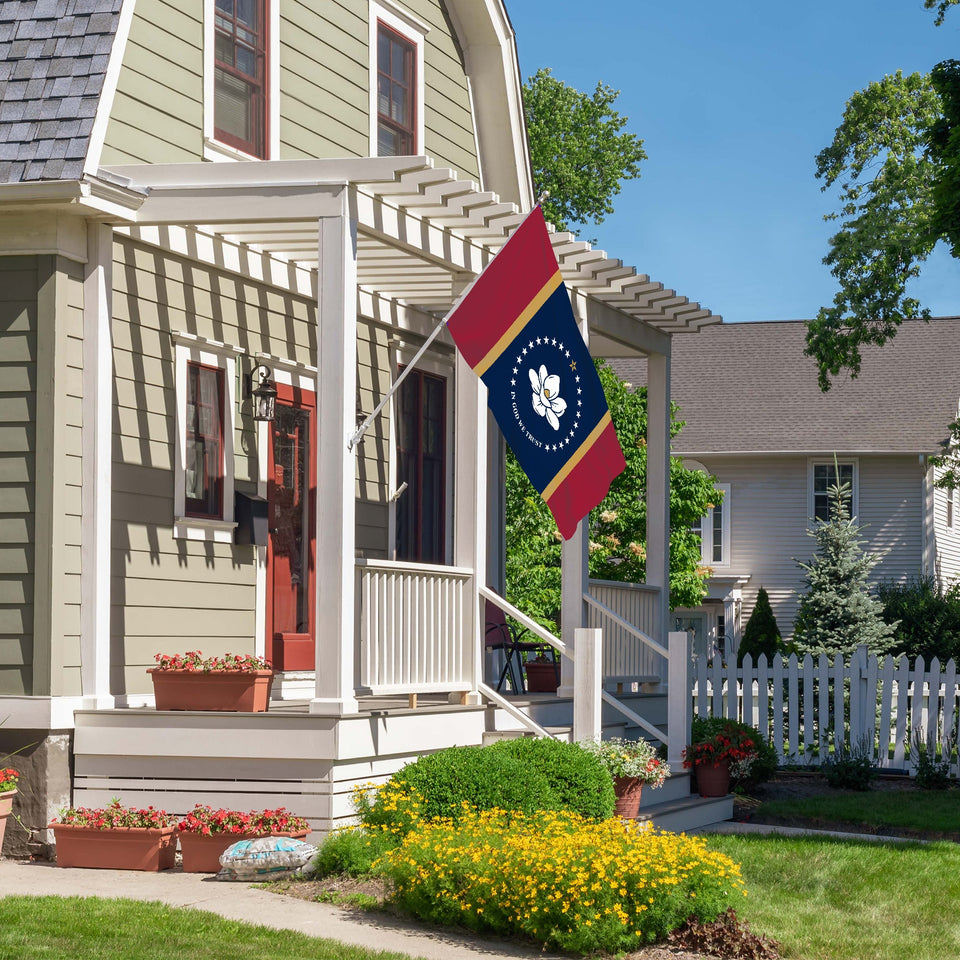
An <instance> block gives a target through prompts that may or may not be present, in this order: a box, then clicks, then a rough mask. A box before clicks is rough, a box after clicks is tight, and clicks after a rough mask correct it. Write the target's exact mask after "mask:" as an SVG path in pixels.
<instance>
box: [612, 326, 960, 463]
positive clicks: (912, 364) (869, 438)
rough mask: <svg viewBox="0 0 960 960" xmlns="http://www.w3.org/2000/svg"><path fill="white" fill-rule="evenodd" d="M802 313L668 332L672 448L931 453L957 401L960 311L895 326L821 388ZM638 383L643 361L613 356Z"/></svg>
mask: <svg viewBox="0 0 960 960" xmlns="http://www.w3.org/2000/svg"><path fill="white" fill-rule="evenodd" d="M805 337H806V326H805V325H804V323H803V322H802V321H786V322H780V323H722V324H715V325H714V326H708V327H704V328H703V329H702V330H701V331H700V332H699V333H697V334H696V335H693V336H683V337H674V338H673V346H672V358H671V364H670V369H671V395H672V397H673V400H674V402H675V403H677V404H678V405H679V407H680V413H679V417H680V419H681V420H685V421H686V426H685V427H684V428H683V430H682V432H681V433H680V434H679V436H677V437H676V438H675V439H674V442H673V449H674V451H675V452H676V453H689V454H693V453H774V452H797V453H833V452H837V453H841V452H845V453H870V452H873V453H881V452H884V453H885V452H891V453H934V452H937V450H938V449H939V445H940V443H941V442H942V441H943V440H945V439H946V437H947V434H948V430H947V427H948V424H949V423H950V421H951V420H953V418H954V417H955V416H956V414H957V401H958V399H960V318H958V317H953V318H944V319H939V320H932V321H931V322H930V323H924V322H922V321H919V320H911V321H907V322H906V323H904V324H902V325H901V327H900V329H899V331H898V332H897V335H896V337H895V338H894V339H893V340H892V341H890V342H889V343H887V344H886V345H885V346H883V347H869V348H866V349H865V350H864V351H863V366H862V369H861V372H860V375H859V376H858V377H857V379H855V380H854V379H851V378H850V377H849V376H848V375H846V374H844V375H843V376H840V377H837V378H836V380H835V381H834V384H833V387H832V388H831V390H830V391H829V392H828V393H821V392H820V390H819V388H818V386H817V369H816V364H815V363H814V361H813V360H812V359H811V358H810V357H805V356H804V355H803V350H804V346H805ZM613 366H614V367H615V368H616V370H617V371H618V372H619V373H620V375H621V376H622V377H624V379H626V380H628V381H629V382H631V383H633V384H634V385H636V386H640V385H642V384H644V383H645V382H646V375H647V373H646V361H645V360H615V361H613Z"/></svg>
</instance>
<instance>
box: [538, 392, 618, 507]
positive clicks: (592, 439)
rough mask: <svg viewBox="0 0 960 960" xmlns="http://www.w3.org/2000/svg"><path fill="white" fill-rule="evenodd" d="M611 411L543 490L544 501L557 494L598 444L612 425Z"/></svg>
mask: <svg viewBox="0 0 960 960" xmlns="http://www.w3.org/2000/svg"><path fill="white" fill-rule="evenodd" d="M610 422H611V420H610V411H609V410H608V411H607V412H606V413H605V414H604V415H603V416H602V417H601V418H600V422H599V423H598V424H597V425H596V426H595V427H594V428H593V429H592V430H591V431H590V433H589V435H588V436H587V438H586V440H584V441H583V443H581V444H580V446H579V447H578V448H577V452H576V453H574V454H573V456H572V457H570V459H569V460H568V461H567V462H566V463H565V464H564V465H563V466H562V467H561V468H560V472H559V473H558V474H557V475H556V476H555V477H554V478H553V479H552V480H551V481H550V482H549V483H548V484H547V485H546V486H545V487H544V488H543V493H541V494H540V496H541V497H543V499H544V500H547V501H549V499H550V498H551V497H552V496H553V495H554V493H556V492H557V487H559V486H560V484H561V483H563V481H564V480H566V479H567V477H568V476H569V475H570V472H571V471H572V470H573V468H574V467H575V466H576V465H577V464H578V463H579V462H580V461H581V460H582V459H583V458H584V457H585V456H586V455H587V454H588V453H589V452H590V448H591V447H592V446H593V445H594V444H595V443H596V442H597V440H598V438H599V437H600V434H601V433H603V431H604V430H605V429H606V428H607V426H608V425H609V424H610Z"/></svg>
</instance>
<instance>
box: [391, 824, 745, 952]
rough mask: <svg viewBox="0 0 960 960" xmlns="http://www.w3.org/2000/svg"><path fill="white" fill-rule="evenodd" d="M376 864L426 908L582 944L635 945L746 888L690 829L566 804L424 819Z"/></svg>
mask: <svg viewBox="0 0 960 960" xmlns="http://www.w3.org/2000/svg"><path fill="white" fill-rule="evenodd" d="M382 867H383V871H384V873H385V874H386V875H387V876H388V877H389V878H390V879H391V880H392V881H393V884H394V900H395V903H396V904H397V905H398V906H399V907H401V908H402V909H404V910H407V911H409V912H410V913H412V914H414V915H415V916H417V917H419V918H421V919H424V920H428V921H431V922H435V923H442V924H457V925H462V926H466V927H469V928H470V929H473V930H478V931H493V932H495V933H498V934H501V935H504V934H505V935H520V936H524V937H529V938H531V939H533V940H534V941H535V942H537V943H539V944H545V945H547V946H549V947H555V948H559V949H562V950H571V951H576V952H580V953H592V952H595V951H601V950H605V951H609V952H611V953H613V952H619V951H624V950H630V949H636V948H637V947H638V946H639V945H640V944H642V943H643V942H649V941H653V940H657V939H661V938H663V937H664V936H666V934H667V933H669V931H670V930H673V929H675V928H676V927H678V926H679V925H680V924H682V923H683V922H684V921H685V920H686V919H687V918H688V917H689V916H691V915H696V916H697V917H698V918H699V919H702V920H712V919H714V918H716V917H717V916H719V915H720V914H721V913H722V912H723V911H724V910H725V909H726V908H727V907H728V906H729V904H730V900H731V899H732V898H735V897H739V896H743V895H744V893H743V881H742V879H741V877H740V869H739V867H738V866H737V865H736V864H735V863H734V862H733V861H732V860H730V859H729V858H728V857H726V856H724V855H722V854H718V853H714V852H712V851H710V850H708V849H707V847H706V845H705V844H704V843H703V841H701V840H699V839H697V838H694V837H687V836H685V835H683V834H670V833H658V832H656V831H654V830H652V829H649V828H648V827H647V826H646V825H637V824H633V823H626V822H624V821H621V820H619V819H609V820H605V821H603V822H600V823H596V822H590V821H588V820H586V819H584V818H583V817H580V816H578V815H577V814H574V813H570V812H553V813H540V814H536V815H534V816H526V815H523V814H513V815H510V814H507V813H505V812H504V811H501V810H490V811H485V812H475V811H470V812H467V813H464V814H463V815H462V816H461V818H460V820H459V822H458V823H453V822H451V821H449V820H446V821H435V822H432V823H422V824H420V825H418V826H417V827H416V828H414V829H413V830H411V831H410V833H408V834H407V836H406V838H405V839H404V841H403V843H402V844H401V845H400V846H399V847H397V849H396V850H394V851H393V852H392V853H391V854H388V855H387V856H386V857H385V858H384V863H383V864H382Z"/></svg>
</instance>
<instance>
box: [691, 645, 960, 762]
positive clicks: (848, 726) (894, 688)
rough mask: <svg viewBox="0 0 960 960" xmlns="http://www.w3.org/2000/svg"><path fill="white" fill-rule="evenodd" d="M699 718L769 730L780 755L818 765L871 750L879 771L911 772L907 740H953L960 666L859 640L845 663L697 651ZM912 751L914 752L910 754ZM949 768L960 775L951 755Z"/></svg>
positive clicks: (695, 678)
mask: <svg viewBox="0 0 960 960" xmlns="http://www.w3.org/2000/svg"><path fill="white" fill-rule="evenodd" d="M691 675H692V678H693V690H692V694H693V697H692V705H693V711H694V714H695V715H696V716H700V717H718V716H723V717H733V718H736V719H737V720H741V721H742V722H744V723H748V724H750V725H751V726H754V727H757V728H758V729H759V730H760V731H761V733H763V734H765V735H766V736H768V737H769V738H770V741H771V743H772V744H773V745H774V747H775V748H776V750H777V753H778V754H779V756H780V759H781V762H786V763H795V764H819V763H820V762H821V761H822V760H823V759H826V758H827V757H828V756H829V755H830V754H831V751H833V753H834V754H835V753H836V751H837V750H838V749H843V750H848V751H849V750H853V751H865V752H866V753H867V754H868V755H869V756H870V757H871V759H872V760H873V762H874V764H875V765H876V766H878V767H880V768H882V769H896V770H903V769H906V770H907V771H908V772H910V773H914V772H915V767H916V753H915V751H911V750H909V745H908V744H907V743H906V741H907V740H908V739H909V738H910V737H911V732H912V731H916V730H919V731H920V732H921V733H920V735H921V736H922V738H923V740H924V741H925V742H931V743H932V744H933V745H935V746H942V745H943V743H944V737H945V735H946V737H947V738H950V739H951V740H952V742H953V743H954V744H955V743H956V731H957V719H958V716H960V713H958V706H960V686H958V678H957V666H956V664H955V663H954V662H953V660H950V661H948V662H947V664H946V665H945V666H943V667H941V665H940V661H939V660H937V659H934V660H933V661H931V663H930V665H929V667H928V666H926V665H925V664H924V661H923V660H922V659H917V660H916V661H915V662H911V661H910V660H908V659H907V658H906V657H903V658H901V659H899V660H895V659H894V658H893V657H885V658H883V659H879V660H878V658H877V657H876V656H867V654H866V649H865V648H861V649H860V650H859V651H857V653H855V654H854V656H853V657H851V660H850V663H845V662H844V660H843V658H842V657H837V658H836V659H835V660H833V661H831V660H830V659H829V658H828V657H826V656H825V655H821V656H819V657H818V658H817V659H816V660H814V658H813V657H812V656H811V655H810V654H807V655H806V656H804V657H803V658H802V659H800V660H798V659H797V657H796V655H791V656H790V658H789V659H786V660H785V659H783V658H782V657H779V656H777V657H773V658H772V660H771V661H770V662H769V663H768V661H767V658H766V656H764V655H761V656H760V657H759V658H758V660H757V663H756V665H755V666H754V664H753V662H752V660H751V658H750V657H749V656H746V657H744V658H743V667H742V668H737V667H736V664H721V662H720V661H719V660H717V659H715V660H713V661H712V662H708V661H706V660H704V659H698V660H696V661H695V663H694V669H693V671H692V673H691ZM911 754H912V755H911ZM952 771H953V772H954V773H957V772H958V771H957V763H956V761H955V760H954V762H953V764H952Z"/></svg>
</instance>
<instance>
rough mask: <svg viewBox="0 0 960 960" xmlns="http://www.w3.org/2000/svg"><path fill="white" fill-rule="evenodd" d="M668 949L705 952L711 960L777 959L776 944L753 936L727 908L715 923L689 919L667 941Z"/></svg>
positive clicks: (746, 926)
mask: <svg viewBox="0 0 960 960" xmlns="http://www.w3.org/2000/svg"><path fill="white" fill-rule="evenodd" d="M667 939H668V941H669V943H670V946H672V947H679V948H680V949H682V950H694V951H696V952H697V953H708V954H710V956H711V957H714V956H715V957H738V958H741V957H742V958H743V960H778V958H779V956H780V944H779V943H777V941H776V940H772V939H771V938H770V937H767V936H764V935H763V934H762V933H754V932H753V931H752V930H751V929H750V924H749V923H747V921H746V920H741V919H739V918H738V917H737V912H736V910H734V909H733V907H731V908H730V909H729V910H727V911H726V913H722V914H720V916H719V917H717V919H716V920H712V921H710V922H709V923H704V922H702V921H700V920H692V921H690V922H689V923H687V924H685V925H684V926H683V927H681V928H680V929H679V930H675V931H674V932H673V933H671V934H670V936H669V937H668V938H667Z"/></svg>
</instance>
